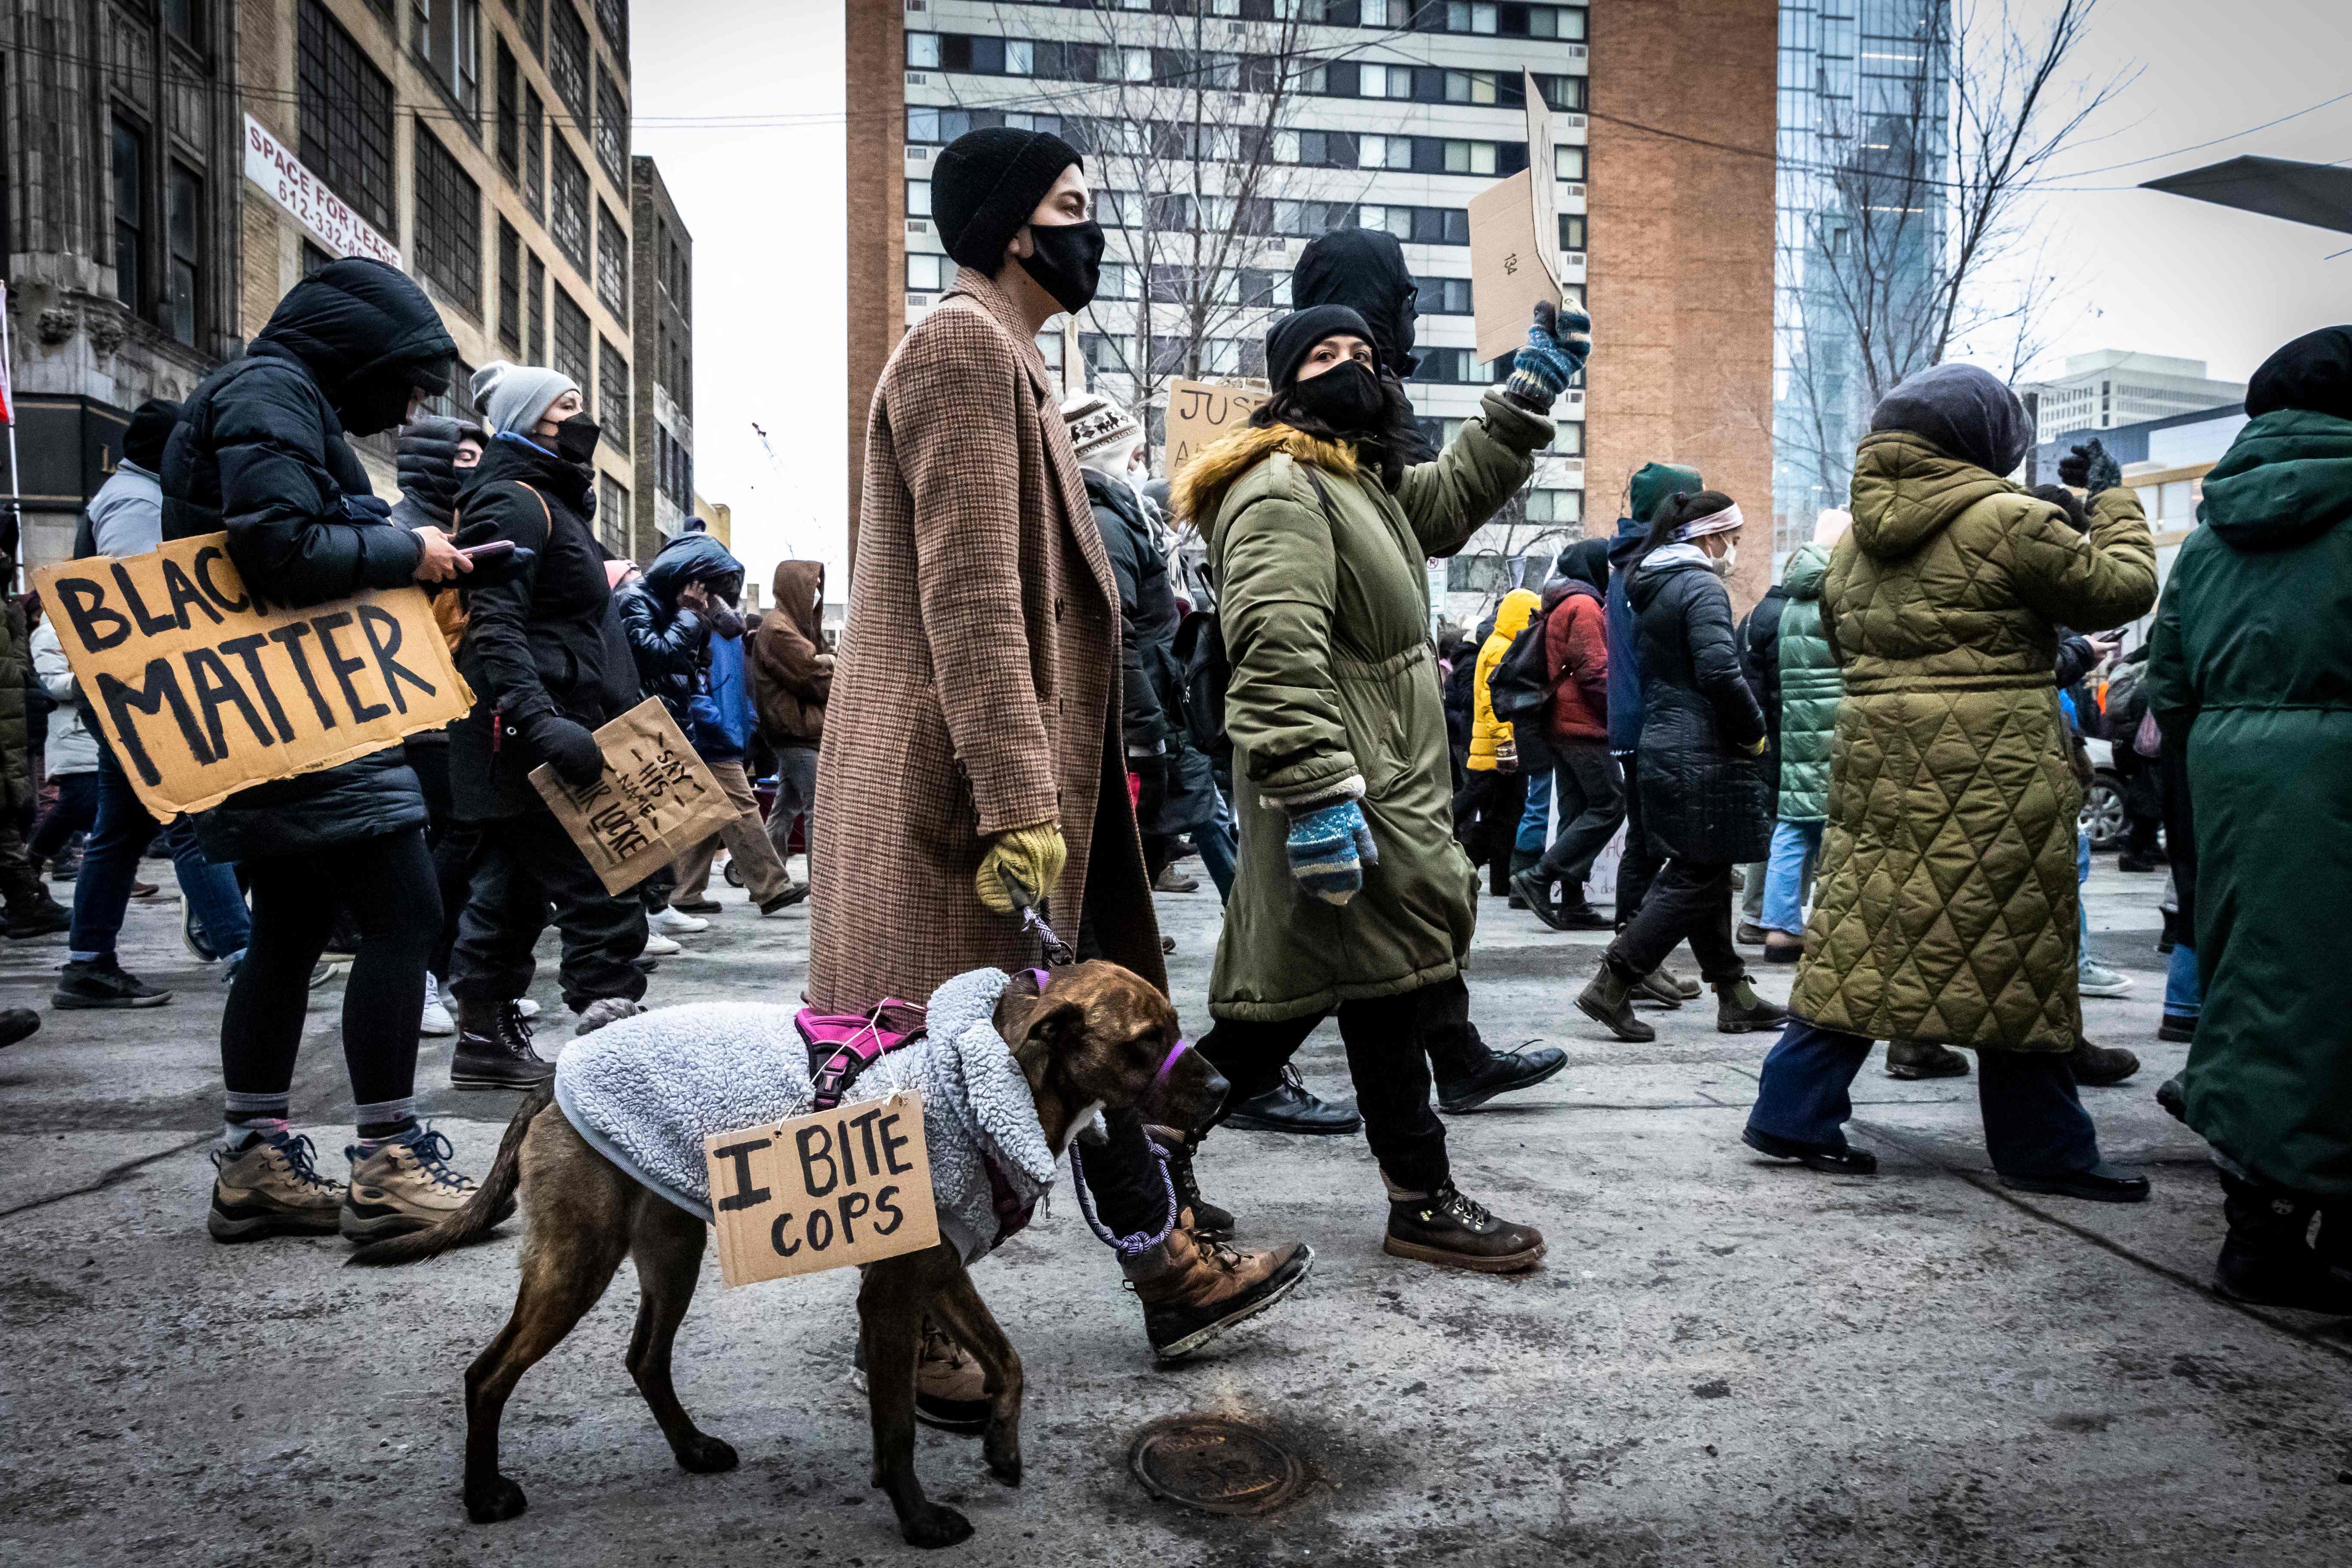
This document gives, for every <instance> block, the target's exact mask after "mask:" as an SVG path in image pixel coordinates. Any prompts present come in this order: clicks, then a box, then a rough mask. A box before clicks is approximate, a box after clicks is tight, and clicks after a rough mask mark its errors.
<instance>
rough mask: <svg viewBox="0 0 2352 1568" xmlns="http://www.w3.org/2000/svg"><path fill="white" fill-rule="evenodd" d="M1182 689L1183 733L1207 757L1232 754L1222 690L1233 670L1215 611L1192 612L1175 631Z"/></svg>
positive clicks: (1229, 683) (1229, 680) (1231, 679)
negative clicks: (1226, 731) (1226, 753)
mask: <svg viewBox="0 0 2352 1568" xmlns="http://www.w3.org/2000/svg"><path fill="white" fill-rule="evenodd" d="M1174 652H1175V655H1176V663H1177V666H1178V669H1179V679H1180V681H1181V686H1182V689H1183V696H1184V701H1183V708H1184V731H1185V733H1187V734H1188V735H1190V736H1191V737H1192V744H1193V745H1195V746H1197V747H1198V748H1200V750H1201V751H1202V752H1205V753H1207V754H1208V755H1210V756H1223V754H1224V753H1225V752H1228V751H1230V750H1232V742H1229V741H1228V740H1226V738H1225V688H1226V687H1228V686H1229V685H1231V684H1232V683H1233V678H1234V667H1233V663H1232V661H1231V660H1229V659H1228V658H1226V657H1225V634H1224V629H1223V626H1222V625H1221V624H1220V623H1219V621H1218V619H1217V612H1216V611H1214V610H1195V611H1193V612H1192V614H1191V615H1189V616H1185V617H1184V620H1183V624H1182V625H1181V626H1178V627H1177V628H1176V641H1175V644H1174Z"/></svg>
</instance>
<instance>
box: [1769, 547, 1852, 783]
mask: <svg viewBox="0 0 2352 1568" xmlns="http://www.w3.org/2000/svg"><path fill="white" fill-rule="evenodd" d="M1829 564H1830V552H1829V551H1828V550H1827V549H1825V548H1824V547H1822V546H1821V545H1819V544H1813V543H1810V542H1808V543H1805V544H1801V545H1799V546H1798V547H1797V551H1796V553H1795V554H1793V555H1791V556H1790V557H1789V564H1788V566H1787V568H1786V569H1785V570H1784V571H1783V572H1782V573H1781V574H1780V586H1781V588H1782V590H1783V591H1784V592H1785V593H1786V594H1787V595H1788V604H1787V605H1785V606H1784V607H1783V608H1782V609H1781V611H1780V636H1779V637H1778V638H1776V639H1775V641H1776V644H1777V647H1776V653H1777V657H1778V658H1779V659H1780V806H1779V815H1780V820H1781V821H1782V822H1819V821H1821V820H1822V818H1823V817H1825V816H1828V815H1829V802H1830V749H1831V742H1832V737H1833V736H1834V735H1835V733H1836V731H1837V710H1838V698H1839V697H1840V695H1842V694H1843V691H1844V689H1845V678H1844V677H1843V675H1841V674H1840V673H1839V672H1838V663H1837V655H1836V654H1834V653H1833V652H1832V651H1831V649H1830V639H1829V637H1828V635H1827V634H1826V633H1824V632H1823V631H1822V581H1823V580H1824V579H1825V578H1826V577H1827V576H1828V575H1829Z"/></svg>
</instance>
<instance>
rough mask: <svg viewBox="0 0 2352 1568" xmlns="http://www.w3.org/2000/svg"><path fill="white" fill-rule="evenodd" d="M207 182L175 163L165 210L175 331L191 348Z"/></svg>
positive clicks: (201, 268) (199, 291)
mask: <svg viewBox="0 0 2352 1568" xmlns="http://www.w3.org/2000/svg"><path fill="white" fill-rule="evenodd" d="M204 216H205V183H204V181H203V180H202V179H201V178H199V177H198V176H197V175H195V174H192V173H190V172H189V171H188V170H187V169H186V168H184V167H183V166H182V165H181V164H179V163H173V165H172V180H171V189H170V191H169V192H168V193H167V200H166V203H165V211H164V214H163V232H164V237H165V238H166V239H167V240H168V241H169V242H170V246H171V251H172V258H171V261H172V276H171V289H170V293H169V295H168V298H167V300H166V303H167V304H168V306H169V307H170V312H171V328H172V335H173V337H175V338H177V339H178V340H179V341H180V342H184V343H185V344H187V345H188V346H189V347H190V348H194V347H195V346H196V326H197V321H196V310H197V300H199V298H200V297H201V295H202V289H203V283H204V245H203V236H204V228H205V224H204Z"/></svg>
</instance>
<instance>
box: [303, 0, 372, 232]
mask: <svg viewBox="0 0 2352 1568" xmlns="http://www.w3.org/2000/svg"><path fill="white" fill-rule="evenodd" d="M295 52H296V58H295V68H296V75H297V78H298V81H297V84H296V86H297V91H296V95H295V106H296V113H297V115H298V116H299V119H300V120H301V122H302V147H301V157H302V162H303V163H307V164H309V165H310V172H311V173H312V174H316V175H318V176H319V178H320V179H321V180H323V181H325V182H326V184H327V187H328V189H330V190H331V191H333V192H334V193H335V195H338V196H340V197H341V198H342V199H343V200H344V201H345V202H347V203H349V204H350V205H351V207H352V211H354V212H356V213H358V214H359V215H360V216H362V217H363V218H365V219H367V220H368V222H370V223H372V224H373V225H374V226H376V227H377V228H379V229H386V230H388V229H390V228H391V227H392V226H393V222H392V82H391V79H389V78H387V77H386V76H385V75H384V74H383V72H382V71H380V70H378V69H376V68H375V67H374V66H373V65H371V64H369V63H368V58H367V56H366V55H365V54H364V53H362V51H361V49H360V47H359V45H358V44H356V43H354V42H353V41H352V36H351V35H350V34H349V33H346V32H344V31H343V29H342V26H341V24H340V23H338V22H337V21H336V20H335V19H334V18H333V17H332V16H329V15H328V14H327V8H326V7H325V6H324V5H320V3H319V0H302V22H301V29H300V37H299V39H298V41H297V44H296V51H295Z"/></svg>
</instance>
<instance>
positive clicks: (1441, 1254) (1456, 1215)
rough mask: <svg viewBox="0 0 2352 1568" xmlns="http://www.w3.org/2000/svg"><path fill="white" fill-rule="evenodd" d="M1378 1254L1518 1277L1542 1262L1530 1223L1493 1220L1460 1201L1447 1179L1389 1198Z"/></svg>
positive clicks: (1481, 1208)
mask: <svg viewBox="0 0 2352 1568" xmlns="http://www.w3.org/2000/svg"><path fill="white" fill-rule="evenodd" d="M1391 1190H1393V1189H1391ZM1381 1251H1383V1252H1385V1253H1387V1254H1389V1256H1391V1258H1412V1259H1413V1260H1414V1261H1416V1262H1419V1263H1435V1264H1439V1265H1442V1266H1443V1267H1444V1268H1467V1269H1471V1270H1473V1271H1475V1272H1476V1273H1480V1274H1517V1273H1518V1272H1519V1271H1520V1270H1521V1269H1524V1268H1534V1267H1535V1266H1536V1265H1537V1264H1538V1263H1540V1262H1542V1261H1543V1255H1544V1238H1543V1232H1541V1231H1539V1230H1538V1229H1537V1228H1536V1227H1535V1226H1531V1225H1514V1224H1513V1223H1512V1222H1510V1221H1509V1220H1507V1219H1498V1218H1496V1216H1495V1215H1492V1214H1490V1213H1488V1212H1487V1211H1486V1207H1485V1206H1484V1205H1480V1204H1476V1203H1474V1202H1472V1201H1471V1200H1470V1199H1468V1198H1465V1197H1464V1196H1463V1195H1462V1194H1461V1192H1460V1191H1459V1190H1458V1189H1456V1188H1455V1186H1454V1183H1453V1182H1452V1181H1451V1180H1450V1179H1449V1180H1448V1181H1447V1182H1446V1183H1445V1184H1444V1186H1442V1187H1439V1188H1438V1189H1437V1191H1435V1192H1433V1193H1430V1194H1425V1195H1423V1196H1416V1197H1404V1198H1396V1197H1391V1199H1390V1200H1389V1230H1388V1235H1387V1237H1385V1238H1383V1239H1382V1241H1381Z"/></svg>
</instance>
